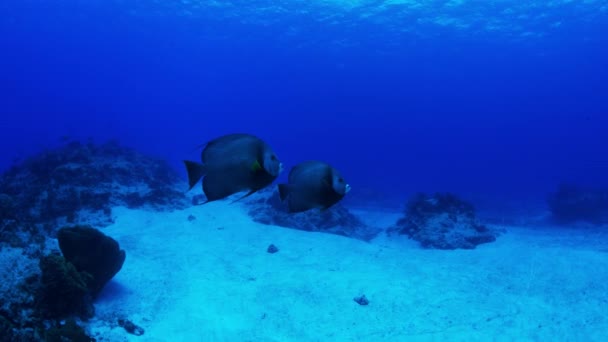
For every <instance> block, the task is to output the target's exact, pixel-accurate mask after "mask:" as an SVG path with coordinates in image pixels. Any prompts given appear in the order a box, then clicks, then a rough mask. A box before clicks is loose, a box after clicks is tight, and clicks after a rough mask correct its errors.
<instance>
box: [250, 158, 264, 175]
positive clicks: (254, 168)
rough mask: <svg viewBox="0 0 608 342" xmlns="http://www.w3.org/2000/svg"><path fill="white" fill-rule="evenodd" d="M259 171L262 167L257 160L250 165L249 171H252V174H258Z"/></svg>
mask: <svg viewBox="0 0 608 342" xmlns="http://www.w3.org/2000/svg"><path fill="white" fill-rule="evenodd" d="M261 169H262V165H261V164H260V162H259V161H257V160H256V161H254V162H253V165H251V171H253V172H258V171H260V170H261Z"/></svg>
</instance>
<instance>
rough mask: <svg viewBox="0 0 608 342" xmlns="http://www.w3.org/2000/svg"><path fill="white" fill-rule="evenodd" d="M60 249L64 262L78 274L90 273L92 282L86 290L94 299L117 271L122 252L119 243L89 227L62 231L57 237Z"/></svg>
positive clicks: (123, 257) (121, 262)
mask: <svg viewBox="0 0 608 342" xmlns="http://www.w3.org/2000/svg"><path fill="white" fill-rule="evenodd" d="M57 239H58V240H59V248H60V249H61V253H63V256H64V257H65V258H66V260H67V261H69V262H70V263H72V264H73V265H74V266H75V267H76V269H77V270H78V271H79V272H86V273H89V274H90V275H91V276H92V277H93V280H92V281H91V282H90V283H89V290H90V291H91V294H92V295H93V296H97V295H98V294H99V292H100V291H101V289H103V287H104V286H105V284H106V283H107V282H108V281H110V279H112V277H114V275H116V273H118V271H120V269H121V268H122V265H123V263H124V262H125V257H126V254H125V251H124V250H121V249H120V247H119V245H118V242H116V241H115V240H114V239H112V238H111V237H109V236H106V235H105V234H103V233H102V232H100V231H99V230H97V229H95V228H92V227H89V226H75V227H69V228H68V227H65V228H61V229H60V230H59V232H58V233H57Z"/></svg>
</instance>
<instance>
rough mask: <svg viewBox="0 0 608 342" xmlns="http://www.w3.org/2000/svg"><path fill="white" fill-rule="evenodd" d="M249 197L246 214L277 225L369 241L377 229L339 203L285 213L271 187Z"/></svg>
mask: <svg viewBox="0 0 608 342" xmlns="http://www.w3.org/2000/svg"><path fill="white" fill-rule="evenodd" d="M252 197H253V198H252V199H251V200H249V203H250V205H251V209H250V210H249V216H251V217H252V218H253V219H254V221H256V222H260V223H263V224H272V225H277V226H281V227H287V228H295V229H300V230H306V231H312V232H325V233H331V234H337V235H343V236H347V237H352V238H355V239H360V240H365V241H369V240H371V239H372V238H374V237H375V236H376V235H377V234H378V233H379V232H380V229H377V228H373V227H369V226H367V225H366V224H365V223H363V221H361V220H360V219H359V218H358V217H357V216H355V215H353V214H352V213H351V212H349V211H348V209H346V208H344V207H343V206H342V205H340V203H338V204H336V205H334V206H333V207H331V208H329V209H327V210H318V209H313V210H308V211H305V212H301V213H294V214H292V213H289V212H288V210H287V206H286V204H285V203H282V202H281V200H280V198H279V194H278V192H277V191H275V190H274V189H272V190H270V189H268V190H265V191H262V192H261V193H260V194H259V195H257V196H252Z"/></svg>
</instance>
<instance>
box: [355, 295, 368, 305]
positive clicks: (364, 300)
mask: <svg viewBox="0 0 608 342" xmlns="http://www.w3.org/2000/svg"><path fill="white" fill-rule="evenodd" d="M353 300H354V301H355V302H356V303H357V304H359V305H363V306H364V305H369V300H368V299H367V298H366V297H365V295H361V296H359V297H355V298H353Z"/></svg>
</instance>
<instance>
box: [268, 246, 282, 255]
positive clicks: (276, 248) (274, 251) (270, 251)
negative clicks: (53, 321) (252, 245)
mask: <svg viewBox="0 0 608 342" xmlns="http://www.w3.org/2000/svg"><path fill="white" fill-rule="evenodd" d="M278 251H279V248H278V247H277V246H275V245H273V244H270V246H268V248H267V249H266V252H268V253H270V254H274V253H276V252H278Z"/></svg>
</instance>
